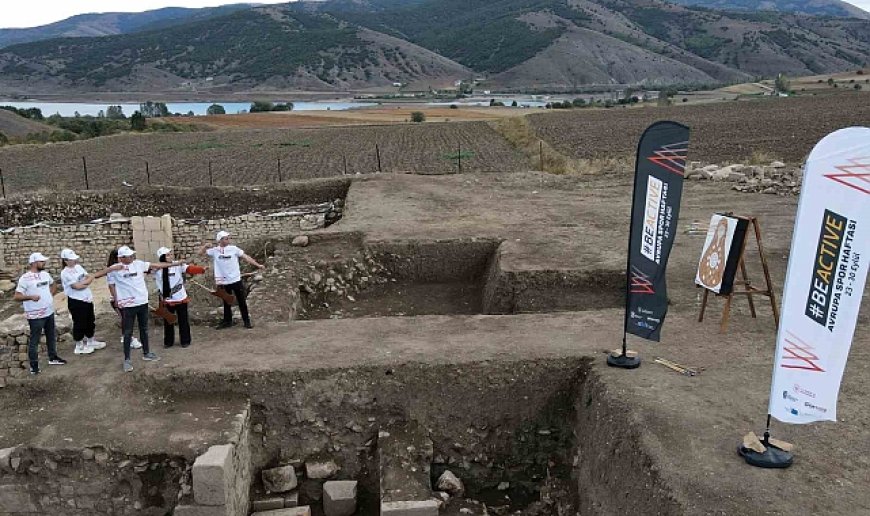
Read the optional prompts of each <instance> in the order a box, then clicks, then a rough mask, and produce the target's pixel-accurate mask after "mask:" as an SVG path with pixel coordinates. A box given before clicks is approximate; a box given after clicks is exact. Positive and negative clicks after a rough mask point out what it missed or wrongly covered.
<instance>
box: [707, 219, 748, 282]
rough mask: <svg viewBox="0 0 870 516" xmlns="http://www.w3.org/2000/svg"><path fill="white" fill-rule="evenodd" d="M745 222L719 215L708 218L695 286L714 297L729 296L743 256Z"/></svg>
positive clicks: (744, 220) (746, 222)
mask: <svg viewBox="0 0 870 516" xmlns="http://www.w3.org/2000/svg"><path fill="white" fill-rule="evenodd" d="M747 226H748V221H747V220H746V219H744V218H738V217H730V216H728V215H723V214H721V213H717V214H714V215H713V217H712V218H710V227H709V229H708V230H707V239H706V240H705V241H704V248H703V250H702V251H701V260H700V262H699V263H698V272H697V274H696V275H695V283H696V284H698V285H699V286H701V287H704V288H706V289H707V290H710V291H712V292H715V293H716V294H720V295H727V294H730V293H731V291H732V289H733V288H734V276H735V275H736V273H737V267H738V265H739V263H740V258H741V255H742V253H743V244H744V242H745V240H746V229H747Z"/></svg>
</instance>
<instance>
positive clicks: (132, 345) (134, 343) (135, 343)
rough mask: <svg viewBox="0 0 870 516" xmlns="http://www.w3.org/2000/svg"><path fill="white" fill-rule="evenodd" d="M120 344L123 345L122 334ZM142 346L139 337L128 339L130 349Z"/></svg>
mask: <svg viewBox="0 0 870 516" xmlns="http://www.w3.org/2000/svg"><path fill="white" fill-rule="evenodd" d="M121 345H122V346H123V345H124V336H123V335H121ZM141 347H142V343H141V342H139V339H137V338H136V337H133V340H131V341H130V349H139V348H141Z"/></svg>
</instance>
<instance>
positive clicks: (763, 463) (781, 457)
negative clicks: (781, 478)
mask: <svg viewBox="0 0 870 516" xmlns="http://www.w3.org/2000/svg"><path fill="white" fill-rule="evenodd" d="M765 447H766V448H767V450H765V451H764V453H758V452H757V451H755V450H753V449H751V448H747V447H745V446H740V447H739V448H738V449H737V453H739V454H740V456H741V457H743V458H744V459H745V460H746V463H747V464H749V465H751V466H755V467H758V468H779V469H782V468H787V467H789V466H791V464H792V462H794V456H793V455H792V454H791V453H789V452H787V451H785V450H783V449H781V448H777V447H776V446H774V445H772V444H767V445H766V446H765Z"/></svg>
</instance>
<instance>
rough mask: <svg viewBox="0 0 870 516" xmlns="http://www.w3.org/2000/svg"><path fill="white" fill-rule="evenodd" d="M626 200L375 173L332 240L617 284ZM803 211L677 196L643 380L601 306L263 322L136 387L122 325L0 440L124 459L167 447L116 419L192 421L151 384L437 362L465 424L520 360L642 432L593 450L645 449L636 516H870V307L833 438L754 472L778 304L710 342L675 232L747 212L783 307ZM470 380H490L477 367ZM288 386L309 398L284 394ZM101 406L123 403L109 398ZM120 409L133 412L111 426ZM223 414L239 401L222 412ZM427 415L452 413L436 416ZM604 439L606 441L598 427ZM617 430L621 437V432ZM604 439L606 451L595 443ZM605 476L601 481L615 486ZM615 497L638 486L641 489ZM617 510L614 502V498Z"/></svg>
mask: <svg viewBox="0 0 870 516" xmlns="http://www.w3.org/2000/svg"><path fill="white" fill-rule="evenodd" d="M630 189H631V180H630V177H629V176H628V175H610V176H607V175H604V176H600V177H594V178H577V177H554V176H548V175H546V174H506V175H501V174H499V175H492V174H471V175H463V176H446V177H423V176H410V175H396V176H377V177H373V178H371V179H368V180H362V181H357V182H355V183H354V185H353V186H352V187H351V190H350V192H349V196H348V211H347V212H346V215H345V219H343V220H342V221H340V222H339V223H338V224H336V225H334V226H332V227H330V228H329V229H328V230H327V231H326V233H336V232H345V231H354V232H358V233H361V234H362V235H363V238H364V242H367V243H374V242H379V241H384V240H405V241H407V240H414V239H416V240H420V241H432V240H438V239H441V240H451V239H456V238H472V237H473V238H487V239H490V238H497V239H500V240H503V241H504V246H503V248H502V250H501V253H502V259H503V260H504V261H505V267H507V268H508V269H510V270H514V271H523V270H525V271H530V270H532V271H534V270H556V271H571V270H586V271H595V270H608V269H620V268H621V267H623V266H624V254H623V253H624V252H625V241H626V238H627V232H628V227H627V224H624V223H623V222H624V221H625V220H627V218H628V211H629V200H630ZM796 202H797V200H796V199H794V198H784V197H771V196H765V195H760V194H741V193H738V192H734V191H731V190H728V189H727V185H722V184H715V183H691V182H690V183H687V184H686V185H685V190H684V194H683V210H682V213H681V223H680V225H679V230H680V233H679V235H678V237H677V241H676V245H675V248H674V251H673V253H672V256H671V261H670V267H669V271H668V272H669V274H668V277H669V293H670V297H671V307H670V313H669V315H668V319H667V322H666V324H665V327H664V331H663V340H662V342H661V343H658V344H654V343H648V342H645V341H641V340H639V339H631V347H633V348H635V349H637V350H639V351H640V353H641V355H642V357H643V359H644V361H645V362H644V365H643V366H642V367H641V368H640V369H639V370H635V371H623V370H612V369H608V368H607V367H606V366H605V365H604V352H605V351H606V350H609V349H612V348H614V347H617V346H618V345H619V342H620V340H621V337H622V335H621V331H620V329H621V327H622V316H623V312H622V311H621V310H620V309H612V308H606V309H602V310H598V311H587V312H582V313H581V312H567V313H559V314H552V313H551V314H524V315H514V316H491V315H451V316H443V315H431V316H417V317H363V318H343V319H338V320H319V321H296V322H292V323H285V324H277V323H273V324H259V320H258V319H257V314H254V322H255V324H257V327H256V328H255V329H253V330H244V329H241V328H239V327H237V328H234V329H230V330H224V331H222V332H219V331H216V330H213V329H211V328H207V327H196V328H195V335H194V345H193V346H192V347H191V348H188V349H180V348H174V349H170V350H166V352H164V353H163V358H164V360H163V361H161V362H159V363H143V362H141V361H140V359H139V358H138V355H137V357H136V359H135V361H134V366H135V367H136V371H134V372H133V373H132V374H127V375H125V374H123V373H122V372H121V371H120V350H119V349H118V347H117V344H114V343H116V342H117V336H116V335H115V334H113V333H112V332H113V331H115V330H113V329H112V328H111V325H109V324H108V323H107V321H106V320H104V319H101V320H100V323H99V327H100V328H101V330H100V331H101V335H104V336H105V335H106V334H107V333H108V336H109V338H108V339H107V340H108V341H109V342H110V348H108V349H107V350H105V351H102V352H99V353H98V354H95V355H93V356H88V357H73V358H72V360H71V364H70V365H68V366H65V367H63V368H47V371H46V372H45V373H44V374H43V375H41V377H40V378H37V379H35V380H33V381H31V382H29V383H28V385H29V386H30V387H28V388H27V389H28V390H27V391H26V398H27V399H28V403H27V404H22V403H21V399H22V392H23V391H21V390H19V389H20V388H14V389H4V390H3V391H2V392H0V403H2V407H3V408H4V409H5V408H9V409H12V410H15V411H16V412H15V414H16V417H15V418H4V419H3V421H2V422H0V436H3V437H2V438H0V445H2V446H8V445H11V444H12V443H28V442H38V443H39V444H41V445H46V446H48V445H51V444H53V443H54V444H58V445H60V444H62V443H63V437H64V436H67V435H69V436H70V437H72V438H75V439H80V438H81V439H86V440H87V441H88V442H99V441H100V440H102V439H106V440H108V439H110V438H111V439H112V441H111V442H113V443H115V444H116V445H118V446H134V445H135V444H134V443H136V442H139V441H140V440H145V441H146V442H151V441H150V439H152V437H153V438H154V439H155V441H154V442H158V443H160V444H163V443H164V442H165V436H161V434H160V433H159V428H158V427H157V426H155V427H154V431H153V432H152V433H143V434H141V435H133V434H129V435H128V436H127V437H124V432H119V431H117V430H116V429H113V428H112V426H111V424H112V421H114V420H111V419H109V418H110V417H115V418H117V417H119V416H118V415H117V414H118V413H120V414H122V415H121V416H120V417H122V418H123V417H126V416H125V414H130V415H131V416H130V417H134V418H139V414H142V413H146V412H147V410H146V409H147V408H148V407H149V406H150V404H152V403H155V402H156V403H158V406H164V407H165V408H164V409H161V410H162V412H166V413H169V412H173V413H175V412H178V413H180V412H179V411H182V410H184V411H185V412H190V413H191V414H194V417H197V416H196V414H197V412H196V411H194V410H187V409H184V408H183V407H184V405H183V403H182V402H181V401H177V400H172V399H169V400H166V401H165V402H164V401H163V400H161V399H159V398H154V394H153V393H152V394H151V395H150V396H149V395H144V394H143V391H142V389H143V388H150V387H149V386H155V385H163V386H164V387H165V388H167V389H171V390H174V391H175V392H187V391H186V389H188V387H190V388H193V386H197V387H198V388H203V386H212V387H214V388H218V387H220V388H221V389H230V390H233V391H234V392H236V393H248V394H251V395H256V396H258V397H263V398H264V399H269V400H273V399H280V396H286V397H287V399H288V400H289V399H293V396H295V394H294V393H296V392H301V391H302V389H303V385H304V386H305V387H304V388H305V389H312V388H314V389H317V387H316V386H317V385H320V384H319V383H318V382H325V381H324V380H320V379H318V378H320V377H319V376H317V375H320V374H321V373H323V374H327V373H328V374H332V372H335V371H344V372H342V373H339V374H341V375H342V376H341V378H344V379H345V380H346V379H347V378H350V377H352V376H353V375H354V374H356V375H361V378H362V380H360V381H368V380H371V381H375V380H374V378H375V375H379V378H391V376H390V375H391V374H393V371H395V374H397V375H399V374H400V373H399V371H402V370H404V371H405V373H402V374H406V375H408V376H414V375H417V376H420V375H423V376H426V375H428V374H429V373H427V372H426V371H435V369H433V368H443V367H447V368H449V369H448V370H450V371H453V373H451V374H454V375H455V376H451V378H450V381H449V382H448V381H445V384H444V386H443V387H442V388H443V389H448V388H451V389H452V388H453V387H454V386H456V385H459V386H463V385H467V386H468V389H469V390H468V392H467V393H466V397H465V398H464V399H458V398H457V399H456V400H454V401H456V403H457V405H456V408H455V410H456V411H458V412H457V413H459V412H463V411H464V412H467V411H468V410H469V407H473V406H474V403H476V402H483V401H485V402H486V403H487V405H486V406H485V407H484V408H482V410H485V411H498V410H501V411H505V412H510V411H511V410H512V407H514V406H515V400H513V399H511V397H510V396H509V394H508V393H509V392H510V389H509V386H510V385H512V384H511V382H515V383H516V385H519V384H520V383H521V382H523V381H525V375H527V374H529V371H530V369H526V368H525V365H524V364H531V363H538V364H541V363H547V362H548V361H558V360H562V359H571V358H574V359H581V358H582V357H589V358H590V359H592V361H593V362H592V374H593V375H595V376H596V377H597V378H599V379H600V381H601V382H602V383H603V385H604V389H605V393H604V394H602V397H600V398H591V400H592V401H590V402H589V403H592V402H596V403H603V402H607V403H611V404H612V405H613V407H618V409H617V410H622V411H624V414H622V413H620V414H619V417H618V418H616V419H613V420H611V421H621V419H620V418H621V417H622V415H625V417H626V418H627V421H628V422H627V423H625V424H627V425H629V426H631V428H632V429H633V431H637V432H638V435H639V439H637V440H636V441H634V442H631V443H624V444H623V445H624V446H628V447H629V448H628V450H626V449H621V450H620V449H618V448H617V449H615V450H611V449H603V450H601V453H602V454H605V455H607V454H614V453H617V452H621V453H622V454H625V453H628V452H631V453H634V452H639V453H643V454H646V455H647V456H648V457H649V464H647V465H644V466H643V467H644V468H648V474H649V475H652V476H653V477H656V478H661V479H662V481H663V482H664V484H665V485H666V486H667V489H668V491H669V496H670V497H672V500H673V503H674V504H675V506H676V507H679V509H678V510H672V509H670V508H667V509H666V508H663V507H652V506H650V507H635V508H634V510H635V512H634V513H638V514H639V513H654V512H663V513H666V514H692V515H702V514H703V515H706V514H740V515H743V514H745V515H755V514H776V515H790V514H802V513H812V514H864V513H870V492H868V491H867V490H866V489H865V488H864V487H865V486H867V485H868V481H870V478H868V471H870V408H868V407H867V406H866V403H864V393H865V392H866V391H867V390H868V388H870V367H868V365H867V364H868V363H870V362H868V359H870V352H868V349H870V347H868V344H870V334H868V332H867V331H866V328H867V325H868V322H870V318H868V315H867V314H868V312H867V310H866V306H867V305H866V300H865V310H864V312H863V314H862V315H861V317H860V320H859V323H858V332H857V334H856V339H855V342H854V344H853V348H852V356H851V361H850V364H849V367H848V368H847V371H846V375H845V378H844V383H843V390H842V395H841V398H840V407H839V408H840V410H839V413H840V415H841V418H842V419H841V421H840V422H838V423H836V424H812V425H803V426H788V425H782V424H775V425H774V432H775V435H776V436H777V437H779V438H782V439H784V440H787V441H790V442H793V443H796V444H797V446H798V448H797V451H796V453H797V462H796V464H795V465H794V466H793V467H792V468H791V469H789V470H784V471H765V470H758V469H753V468H750V467H749V466H747V465H745V464H744V463H743V461H742V459H740V458H739V457H738V456H737V454H736V447H737V445H738V443H739V440H740V438H741V436H742V435H743V434H744V433H746V432H747V431H749V430H754V431H756V432H759V431H761V430H762V425H763V423H764V415H765V411H766V403H767V396H768V386H769V380H770V372H771V368H772V360H773V343H774V329H773V322H772V319H771V313H770V309H769V307H767V305H765V304H764V303H762V302H760V301H759V303H758V304H759V305H760V309H759V318H758V319H756V320H753V319H751V318H750V317H749V315H748V309H747V307H746V305H745V304H744V303H741V302H738V303H737V304H736V309H735V312H734V313H733V314H732V323H731V326H730V328H729V330H728V333H727V334H726V335H720V334H719V333H718V324H717V322H718V321H717V320H716V319H717V310H718V308H719V307H721V304H720V303H719V302H718V300H714V302H713V305H712V308H711V309H710V311H709V312H708V313H709V314H710V315H709V317H710V319H709V320H708V321H706V322H704V323H698V322H697V320H696V318H697V313H698V299H699V291H698V290H697V289H696V288H695V287H694V285H693V279H694V272H695V270H696V266H697V261H698V257H699V253H700V249H701V246H702V243H703V235H687V234H686V233H685V232H684V229H685V227H686V226H688V225H689V224H690V222H691V221H693V220H698V221H701V224H702V227H703V224H704V222H705V221H706V220H708V218H709V216H710V214H711V213H713V212H714V211H719V210H728V211H734V212H736V213H739V214H744V215H754V216H758V217H759V218H760V220H761V223H762V227H763V229H764V231H765V234H764V236H765V242H764V243H765V246H766V248H767V252H768V258H769V260H770V264H771V267H772V273H773V277H774V284H775V287H776V290H777V293H779V292H781V286H782V279H783V275H784V273H785V266H786V260H787V254H788V249H789V244H790V242H789V241H790V236H791V232H792V227H793V218H794V213H795V208H796ZM748 267H749V271H750V275H751V276H752V277H753V278H759V276H760V268H759V265H758V262H757V260H756V259H750V260H749V263H748ZM287 287H288V289H291V288H296V285H295V284H294V285H288V286H287ZM254 295H256V292H255V294H254ZM415 295H420V296H423V295H425V293H424V294H419V293H418V294H415ZM865 297H866V294H865ZM377 315H387V314H386V313H379V314H377ZM154 333H157V335H155V336H154V337H153V338H152V341H154V342H159V332H153V334H154ZM153 334H152V335H153ZM158 351H162V350H160V349H158ZM66 352H67V354H69V351H66ZM655 356H663V357H666V358H669V359H671V360H674V361H677V362H681V363H684V364H688V365H692V366H696V367H704V368H705V370H704V372H703V373H702V374H701V375H699V376H696V377H691V378H690V377H686V376H681V375H678V374H676V373H674V372H673V371H671V370H669V369H666V368H664V367H661V366H659V365H657V364H654V363H653V362H652V359H653V357H655ZM481 364H483V365H481ZM478 365H480V367H485V369H476V368H477V367H478ZM354 371H356V372H354ZM378 371H380V372H379V373H378ZM384 371H386V375H387V376H384V373H383V372H384ZM438 371H439V373H438V374H442V373H443V370H441V369H438ZM281 375H286V378H287V379H286V381H285V384H282V385H283V387H282V389H283V390H282V391H271V390H270V391H262V392H257V389H264V388H265V387H264V385H265V384H266V383H267V382H280V377H281ZM400 376H401V375H400ZM494 377H499V378H501V379H500V380H499V381H503V382H506V384H505V386H504V388H505V389H506V390H503V391H500V392H501V393H503V394H504V396H503V397H498V398H492V397H489V396H488V390H487V389H492V388H494V386H493V385H489V384H488V383H487V382H488V381H490V380H491V379H492V378H494ZM304 378H310V381H308V380H304ZM396 378H397V379H396V380H395V381H399V380H398V378H399V377H396ZM402 378H404V377H402ZM426 378H428V376H426ZM291 379H292V380H293V382H297V381H299V382H303V383H299V384H297V383H292V385H291ZM345 380H339V381H345ZM378 381H382V380H378ZM385 381H388V382H389V381H393V380H385ZM432 381H435V380H434V379H433V380H432ZM457 382H458V384H457ZM390 385H393V384H390ZM487 385H489V387H487ZM312 386H314V387H312ZM320 388H321V389H322V393H321V394H320V395H319V396H322V399H323V403H327V404H329V403H333V401H332V397H331V396H332V393H333V390H334V389H335V388H336V384H335V383H332V382H331V381H330V382H325V383H322V385H321V387H320ZM397 388H400V384H399V386H398V387H397ZM427 392H429V391H427ZM403 393H404V394H403V395H404V396H407V397H408V400H407V402H408V403H410V404H411V405H409V406H410V407H413V408H412V409H411V410H414V411H422V412H420V413H423V412H426V411H427V410H430V407H431V406H432V404H433V403H436V402H438V403H440V401H441V399H440V398H437V399H436V398H431V399H430V398H426V399H417V398H415V397H414V392H412V391H410V392H409V391H408V390H407V389H405V390H404V391H403ZM433 396H435V395H434V394H433ZM109 397H113V398H115V401H114V402H112V403H109V402H108V401H107V400H108V398H109ZM477 398H480V399H479V400H478V399H477ZM104 402H105V406H104ZM119 403H123V404H125V408H124V409H123V411H121V412H116V410H117V404H119ZM214 404H215V405H214V406H224V407H225V408H227V409H228V408H229V406H230V405H229V402H222V401H220V399H219V398H215V400H214ZM460 404H461V405H460ZM482 406H483V405H482ZM57 407H63V410H60V409H58V408H57ZM39 408H44V409H45V410H39ZM293 410H296V409H293ZM298 410H304V409H298ZM162 412H159V413H162ZM301 414H302V415H300V417H307V416H305V415H304V414H305V413H304V412H302V413H301ZM436 414H440V416H441V417H448V416H449V415H450V414H448V413H444V412H443V411H441V412H436ZM207 423H208V422H207V421H206V420H200V421H199V424H198V425H197V422H196V421H190V422H189V425H191V426H184V427H182V428H183V429H186V430H185V431H186V432H188V433H189V435H188V437H185V438H184V439H182V440H181V441H179V442H181V443H183V444H184V445H185V446H192V443H193V442H195V441H196V442H200V439H201V442H205V441H208V440H209V439H212V438H214V434H201V433H200V432H201V431H204V428H205V426H207ZM167 424H168V423H167ZM173 424H175V423H173ZM601 424H602V426H603V427H604V428H607V423H606V422H602V423H601ZM49 425H53V426H55V427H60V428H64V429H70V430H69V431H67V432H56V433H52V434H50V435H47V436H46V435H43V434H38V435H37V436H36V437H35V436H34V433H33V431H32V429H34V428H43V427H47V426H49ZM185 425H188V423H185ZM620 425H622V423H620ZM76 429H81V431H78V430H76ZM461 430H462V429H460V431H461ZM621 430H622V426H620V427H619V428H617V429H614V430H613V431H614V434H616V433H617V432H619V431H621ZM85 432H86V435H85ZM158 437H159V439H158ZM593 437H595V436H588V438H593ZM579 438H580V439H584V438H587V437H586V436H580V437H579ZM597 438H601V439H603V440H604V441H602V442H605V441H606V436H597ZM620 442H623V441H620ZM614 460H615V459H614ZM638 467H641V466H638ZM597 474H598V475H599V477H600V478H602V479H606V478H610V475H612V474H615V472H609V471H600V472H598V473H597ZM579 488H580V489H583V488H584V486H579ZM624 488H625V489H626V490H632V489H641V487H639V486H636V485H626V486H624ZM608 495H609V496H621V494H619V493H617V492H615V491H610V492H609V493H608Z"/></svg>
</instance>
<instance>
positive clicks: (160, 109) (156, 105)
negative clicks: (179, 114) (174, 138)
mask: <svg viewBox="0 0 870 516" xmlns="http://www.w3.org/2000/svg"><path fill="white" fill-rule="evenodd" d="M139 111H140V113H141V114H142V116H144V117H145V118H156V117H161V116H169V108H168V107H166V104H164V103H163V102H152V101H150V100H149V101H147V102H145V103H144V104H139Z"/></svg>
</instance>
